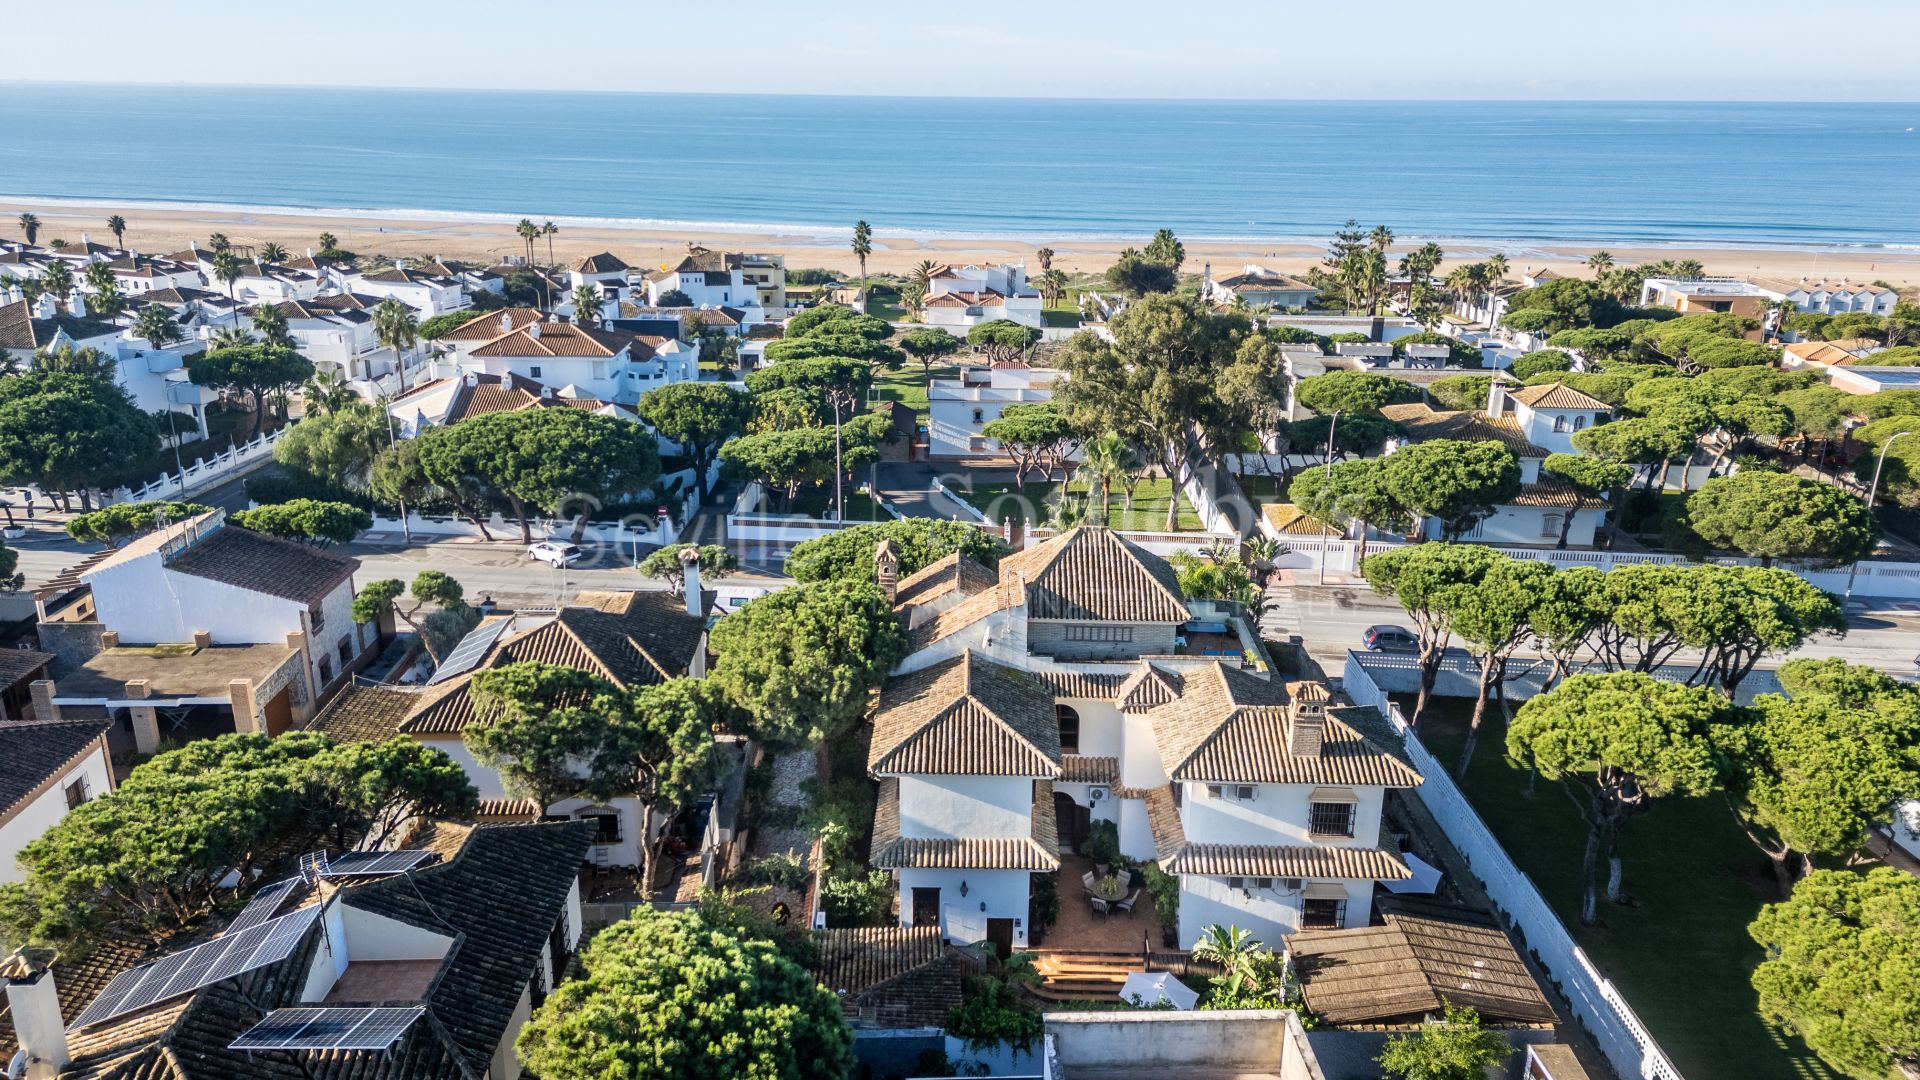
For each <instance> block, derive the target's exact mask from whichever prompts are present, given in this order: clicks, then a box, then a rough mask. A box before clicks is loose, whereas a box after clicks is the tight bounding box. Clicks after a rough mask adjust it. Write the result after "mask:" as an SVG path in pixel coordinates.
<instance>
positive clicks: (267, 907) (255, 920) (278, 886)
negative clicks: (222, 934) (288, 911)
mask: <svg viewBox="0 0 1920 1080" xmlns="http://www.w3.org/2000/svg"><path fill="white" fill-rule="evenodd" d="M298 884H300V879H299V878H288V879H287V880H285V881H276V882H274V883H273V884H271V885H268V886H267V887H266V888H263V889H261V890H260V891H259V892H257V893H254V894H253V899H252V900H250V901H248V902H247V906H246V908H245V909H244V910H242V911H241V912H240V914H238V915H236V916H234V918H233V921H232V922H230V923H228V924H227V933H229V934H232V933H236V932H238V931H241V930H245V929H246V928H247V927H249V926H258V925H260V924H261V923H263V922H266V921H267V920H268V919H271V918H273V913H274V912H276V911H279V910H280V904H281V902H282V901H284V900H285V899H286V898H287V894H288V893H290V892H292V891H293V888H294V886H296V885H298Z"/></svg>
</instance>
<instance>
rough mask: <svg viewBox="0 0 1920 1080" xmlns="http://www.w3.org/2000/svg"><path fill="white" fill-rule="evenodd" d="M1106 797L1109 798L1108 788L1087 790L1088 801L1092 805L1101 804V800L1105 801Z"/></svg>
mask: <svg viewBox="0 0 1920 1080" xmlns="http://www.w3.org/2000/svg"><path fill="white" fill-rule="evenodd" d="M1106 797H1107V789H1106V788H1103V787H1096V788H1088V789H1087V801H1088V802H1090V803H1096V802H1099V801H1100V800H1101V799H1104V798H1106Z"/></svg>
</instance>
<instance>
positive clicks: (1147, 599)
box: [1000, 526, 1193, 623]
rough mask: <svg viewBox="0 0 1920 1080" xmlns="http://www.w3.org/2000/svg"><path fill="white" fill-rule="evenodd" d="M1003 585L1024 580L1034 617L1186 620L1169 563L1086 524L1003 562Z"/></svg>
mask: <svg viewBox="0 0 1920 1080" xmlns="http://www.w3.org/2000/svg"><path fill="white" fill-rule="evenodd" d="M1000 580H1001V582H1002V583H1003V584H1006V583H1009V582H1014V581H1018V582H1022V583H1024V584H1025V586H1026V590H1027V617H1028V618H1030V619H1080V620H1094V621H1101V622H1163V623H1178V622H1186V621H1187V620H1188V619H1190V618H1192V617H1193V615H1192V613H1191V612H1190V611H1189V610H1188V609H1187V605H1186V601H1185V600H1183V599H1181V595H1180V581H1179V578H1178V577H1177V576H1176V575H1175V574H1174V572H1173V567H1172V566H1170V565H1168V563H1167V561H1166V560H1165V559H1163V558H1161V557H1160V556H1158V555H1155V554H1153V553H1152V552H1149V551H1147V550H1146V549H1145V548H1142V547H1140V546H1139V545H1137V544H1135V543H1133V542H1132V541H1130V540H1127V539H1125V538H1124V537H1122V536H1121V535H1120V534H1119V533H1116V532H1114V531H1113V530H1112V529H1103V528H1094V527H1087V526H1082V527H1080V528H1076V529H1070V530H1068V531H1067V532H1064V533H1062V534H1060V535H1059V536H1056V537H1053V538H1052V539H1050V540H1047V541H1045V542H1043V543H1040V544H1036V545H1034V546H1033V547H1030V548H1027V549H1026V550H1025V551H1019V552H1015V553H1014V554H1012V555H1008V556H1007V557H1006V558H1004V559H1001V560H1000Z"/></svg>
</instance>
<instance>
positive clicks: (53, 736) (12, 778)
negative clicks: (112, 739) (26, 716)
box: [0, 653, 110, 869]
mask: <svg viewBox="0 0 1920 1080" xmlns="http://www.w3.org/2000/svg"><path fill="white" fill-rule="evenodd" d="M36 655H40V656H45V655H46V654H45V653H39V654H36ZM49 659H51V657H49ZM109 726H110V725H109V724H108V723H107V721H105V720H79V721H56V722H52V723H41V722H37V721H36V722H33V723H20V722H16V723H9V724H0V821H5V820H7V818H9V817H11V816H13V814H14V813H15V812H16V811H18V810H19V809H20V807H21V804H23V803H25V802H26V801H27V799H28V798H29V797H31V796H33V795H35V794H36V793H38V792H39V791H40V788H41V785H42V784H44V783H46V782H47V781H49V780H53V779H57V778H58V777H59V776H60V775H61V774H63V773H65V772H66V771H67V770H68V769H70V768H72V767H73V766H74V765H77V764H79V760H80V759H81V758H82V757H84V756H86V754H87V753H88V752H89V751H91V750H92V749H93V748H94V746H95V744H97V743H99V741H100V736H102V735H104V734H106V732H107V728H108V727H109ZM93 794H95V795H98V794H101V792H97V791H96V792H93ZM8 869H12V868H11V867H9V868H8Z"/></svg>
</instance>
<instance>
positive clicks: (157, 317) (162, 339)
mask: <svg viewBox="0 0 1920 1080" xmlns="http://www.w3.org/2000/svg"><path fill="white" fill-rule="evenodd" d="M133 333H134V336H136V337H141V338H145V339H146V341H147V344H149V345H151V346H153V347H154V348H156V349H164V348H166V347H167V346H169V345H171V344H173V343H174V342H176V341H179V340H180V339H181V337H182V336H184V335H182V334H181V332H180V323H179V321H178V320H176V319H175V318H174V315H173V312H171V311H168V310H167V309H166V308H165V307H163V306H162V305H160V304H148V305H147V306H146V307H143V308H141V309H140V314H138V315H136V316H134V318H133Z"/></svg>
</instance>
